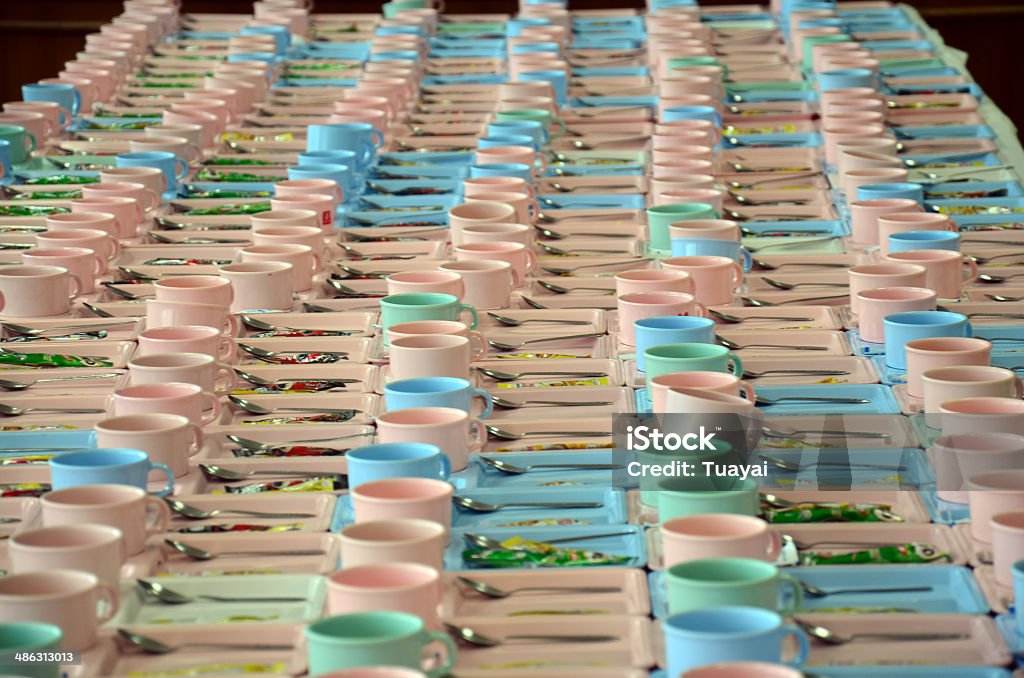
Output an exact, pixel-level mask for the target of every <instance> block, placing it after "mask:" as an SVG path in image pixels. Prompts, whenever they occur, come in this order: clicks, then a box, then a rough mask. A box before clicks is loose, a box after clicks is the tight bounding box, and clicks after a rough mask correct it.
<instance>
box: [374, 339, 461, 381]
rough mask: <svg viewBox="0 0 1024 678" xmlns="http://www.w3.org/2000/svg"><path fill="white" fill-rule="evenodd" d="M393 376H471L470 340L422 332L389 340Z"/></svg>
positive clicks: (396, 378)
mask: <svg viewBox="0 0 1024 678" xmlns="http://www.w3.org/2000/svg"><path fill="white" fill-rule="evenodd" d="M389 346H390V351H389V353H390V365H389V371H390V375H391V379H393V380H399V379H415V378H418V377H457V378H460V379H465V378H467V377H468V376H469V363H470V360H471V358H472V351H471V350H470V347H469V339H467V338H466V337H460V336H455V335H447V334H419V335H413V336H409V337H402V338H400V339H396V340H395V341H393V342H390V343H389Z"/></svg>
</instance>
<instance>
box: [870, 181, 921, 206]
mask: <svg viewBox="0 0 1024 678" xmlns="http://www.w3.org/2000/svg"><path fill="white" fill-rule="evenodd" d="M882 198H907V199H910V200H914V201H916V202H917V203H918V204H924V186H922V185H921V184H913V183H909V182H898V183H893V184H866V185H864V186H858V187H857V200H879V199H882Z"/></svg>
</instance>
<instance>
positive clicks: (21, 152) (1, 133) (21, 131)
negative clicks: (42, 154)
mask: <svg viewBox="0 0 1024 678" xmlns="http://www.w3.org/2000/svg"><path fill="white" fill-rule="evenodd" d="M0 140H2V141H8V142H10V144H11V162H12V163H13V164H15V165H20V164H22V163H23V162H25V161H26V160H28V156H29V153H31V152H32V151H34V150H36V143H37V141H36V138H35V135H33V134H32V133H31V132H29V131H28V130H26V129H25V128H24V127H22V126H21V125H0Z"/></svg>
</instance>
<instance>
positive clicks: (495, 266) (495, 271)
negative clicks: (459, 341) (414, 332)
mask: <svg viewBox="0 0 1024 678" xmlns="http://www.w3.org/2000/svg"><path fill="white" fill-rule="evenodd" d="M438 268H439V270H442V271H450V272H453V273H458V274H459V275H460V276H462V281H463V284H464V286H465V294H464V296H463V297H462V301H464V302H465V303H467V304H471V305H472V306H473V307H474V308H477V309H480V310H487V309H499V308H508V307H509V306H510V305H511V304H512V290H513V288H514V287H515V271H514V270H513V269H512V264H510V263H508V262H507V261H496V260H493V259H474V260H472V261H449V262H446V263H444V264H441V265H440V266H439V267H438Z"/></svg>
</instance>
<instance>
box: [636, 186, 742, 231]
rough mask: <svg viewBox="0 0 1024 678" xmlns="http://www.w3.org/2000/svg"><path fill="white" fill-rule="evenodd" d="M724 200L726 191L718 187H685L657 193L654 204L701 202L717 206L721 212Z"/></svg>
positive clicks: (716, 209)
mask: <svg viewBox="0 0 1024 678" xmlns="http://www.w3.org/2000/svg"><path fill="white" fill-rule="evenodd" d="M724 201H725V191H720V190H718V189H716V188H684V189H677V190H671V191H663V192H662V193H658V194H655V196H654V202H653V204H654V205H665V204H668V203H678V202H700V203H704V204H706V205H711V206H712V207H714V208H715V212H716V213H718V214H721V213H722V203H723V202H724ZM682 223H689V222H682ZM669 228H671V226H670V227H669Z"/></svg>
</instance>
